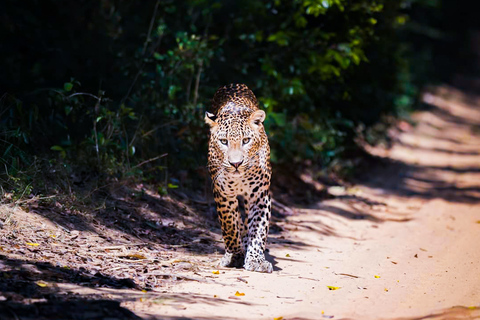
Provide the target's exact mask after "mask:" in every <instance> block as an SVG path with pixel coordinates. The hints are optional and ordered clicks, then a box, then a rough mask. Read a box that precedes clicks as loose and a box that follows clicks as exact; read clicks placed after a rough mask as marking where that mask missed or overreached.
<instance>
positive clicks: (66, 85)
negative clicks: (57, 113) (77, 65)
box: [63, 82, 73, 92]
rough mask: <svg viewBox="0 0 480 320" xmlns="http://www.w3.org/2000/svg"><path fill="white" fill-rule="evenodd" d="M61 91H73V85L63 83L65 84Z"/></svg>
mask: <svg viewBox="0 0 480 320" xmlns="http://www.w3.org/2000/svg"><path fill="white" fill-rule="evenodd" d="M63 89H64V90H65V91H67V92H69V91H72V89H73V83H71V82H65V83H64V84H63Z"/></svg>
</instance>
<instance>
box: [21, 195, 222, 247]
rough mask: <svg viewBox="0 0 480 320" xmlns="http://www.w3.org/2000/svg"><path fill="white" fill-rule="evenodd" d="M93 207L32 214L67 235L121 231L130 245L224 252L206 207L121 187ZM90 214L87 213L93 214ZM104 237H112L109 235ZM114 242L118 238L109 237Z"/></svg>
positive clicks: (47, 208) (49, 208) (95, 199)
mask: <svg viewBox="0 0 480 320" xmlns="http://www.w3.org/2000/svg"><path fill="white" fill-rule="evenodd" d="M91 197H92V199H91V202H92V203H93V204H94V206H93V205H92V206H91V207H86V208H84V209H83V210H82V211H81V210H71V209H69V208H68V207H66V206H59V205H55V204H53V205H52V204H49V205H38V206H35V207H32V208H31V209H30V210H31V211H33V212H35V213H37V214H39V215H41V216H43V217H45V218H47V219H49V220H51V221H52V222H54V223H55V224H57V225H59V226H60V227H62V228H63V229H65V230H67V231H71V230H79V231H92V232H94V233H102V230H108V229H110V230H116V231H120V232H122V233H124V234H126V235H127V236H128V237H130V241H134V242H138V241H143V242H145V243H154V244H159V245H162V246H163V247H164V248H165V249H169V248H170V247H171V246H175V247H182V248H184V249H185V250H186V251H189V252H193V253H197V254H210V253H213V252H216V251H218V250H220V247H218V243H217V242H215V241H214V240H213V238H212V235H211V234H210V232H211V231H213V232H214V233H217V234H219V233H220V229H219V226H218V225H217V224H216V214H215V212H214V210H213V208H212V207H211V206H209V205H208V204H207V203H196V202H194V201H191V200H189V199H186V200H185V199H182V200H180V199H178V197H175V196H168V197H162V196H160V195H158V194H154V193H152V192H150V193H149V192H145V191H143V190H140V191H139V190H133V189H130V188H127V187H125V186H119V187H118V188H117V190H115V191H114V192H112V191H111V190H108V191H106V190H105V191H102V190H99V191H97V192H96V193H94V194H93V195H91ZM89 210H90V212H86V211H89ZM104 233H105V234H104V235H103V237H106V238H107V239H108V238H109V236H110V237H111V235H108V232H104ZM109 240H112V242H115V239H109Z"/></svg>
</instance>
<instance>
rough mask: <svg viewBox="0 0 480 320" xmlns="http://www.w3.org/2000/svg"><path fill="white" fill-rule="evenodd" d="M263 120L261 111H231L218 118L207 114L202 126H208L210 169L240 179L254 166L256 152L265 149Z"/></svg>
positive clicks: (257, 154) (256, 160) (257, 155)
mask: <svg viewBox="0 0 480 320" xmlns="http://www.w3.org/2000/svg"><path fill="white" fill-rule="evenodd" d="M226 110H228V108H226ZM264 120H265V112H264V111H263V110H255V111H252V110H251V109H248V108H245V109H238V108H235V109H233V110H232V111H225V112H221V113H220V114H219V115H218V116H215V115H214V114H212V113H209V112H207V113H206V114H205V122H206V123H207V124H209V125H210V133H211V135H210V148H209V149H210V150H209V152H210V154H209V159H210V162H211V165H212V166H215V167H217V168H218V166H220V168H218V169H221V171H223V172H224V173H225V174H229V175H241V174H242V173H244V172H245V171H248V170H249V169H250V168H251V167H252V166H255V165H257V166H258V165H259V163H258V161H259V152H260V151H261V149H262V147H264V145H265V144H267V148H268V142H267V141H266V134H265V129H264V127H263V121H264ZM260 165H261V164H260Z"/></svg>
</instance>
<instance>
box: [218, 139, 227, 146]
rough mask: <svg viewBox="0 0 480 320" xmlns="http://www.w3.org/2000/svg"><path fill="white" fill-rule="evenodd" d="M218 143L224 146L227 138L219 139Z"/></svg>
mask: <svg viewBox="0 0 480 320" xmlns="http://www.w3.org/2000/svg"><path fill="white" fill-rule="evenodd" d="M220 143H221V144H223V145H225V146H226V145H227V144H228V140H227V139H220Z"/></svg>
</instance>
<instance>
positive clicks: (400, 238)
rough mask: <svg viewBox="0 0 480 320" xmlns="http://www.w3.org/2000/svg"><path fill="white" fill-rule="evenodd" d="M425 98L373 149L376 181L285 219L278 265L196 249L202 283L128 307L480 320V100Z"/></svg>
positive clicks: (173, 313) (240, 315)
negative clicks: (222, 258)
mask: <svg viewBox="0 0 480 320" xmlns="http://www.w3.org/2000/svg"><path fill="white" fill-rule="evenodd" d="M424 100H425V102H426V103H427V104H428V105H429V106H430V107H429V109H428V110H426V111H422V112H418V113H416V114H415V115H414V116H413V119H414V121H415V123H416V125H413V126H410V125H408V124H406V123H403V124H400V128H401V129H403V130H401V132H400V133H399V134H398V135H397V139H396V140H397V141H396V142H395V143H394V146H393V148H391V149H389V150H382V149H372V150H371V152H372V153H373V154H375V155H376V156H378V157H380V158H382V159H383V160H382V161H380V162H379V165H378V166H375V167H372V168H370V169H369V175H368V177H369V178H368V179H366V180H365V181H363V182H362V183H361V184H358V185H356V186H354V187H351V188H347V189H344V188H332V189H331V191H332V193H335V194H336V195H337V196H338V198H337V199H334V200H328V201H323V202H320V203H318V204H317V205H315V206H312V207H309V208H295V210H296V212H297V213H298V214H297V215H293V216H289V217H287V218H286V219H284V220H283V221H280V222H278V225H280V226H281V227H282V228H283V230H284V231H283V232H282V233H279V234H273V235H271V236H270V239H269V259H270V260H271V261H273V263H274V272H273V273H272V274H258V273H252V272H246V271H244V270H239V269H217V268H215V267H213V263H211V265H212V267H208V262H207V261H211V260H208V257H197V258H198V259H200V260H202V259H203V261H205V263H204V268H201V270H200V271H198V272H196V275H197V276H199V277H200V278H201V279H204V281H202V282H198V281H184V282H182V283H181V284H179V285H176V286H172V287H171V288H169V289H168V290H166V291H164V292H163V295H162V298H161V299H160V300H159V298H158V296H148V295H146V296H145V298H144V300H143V301H144V303H143V304H139V303H125V307H127V308H129V309H130V310H132V311H133V312H135V313H137V314H138V315H142V316H145V317H149V316H150V317H158V316H161V317H162V318H164V317H166V318H172V319H282V318H281V317H283V319H328V318H334V319H480V130H479V128H480V108H479V107H478V106H479V105H480V101H479V100H475V99H474V98H472V97H469V96H466V95H464V94H462V93H461V92H459V91H456V90H455V89H452V88H440V89H438V90H436V91H435V92H433V93H430V94H426V95H425V97H424ZM190 258H192V259H193V258H195V257H193V256H192V257H190ZM217 270H218V271H219V274H215V273H214V272H216V271H217ZM328 286H330V287H333V288H329V287H328ZM331 289H333V290H331Z"/></svg>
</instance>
